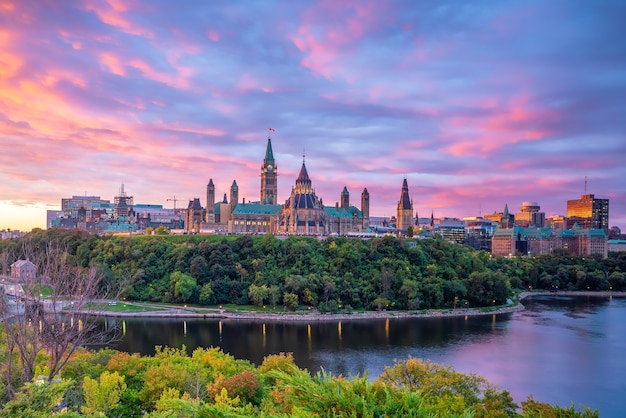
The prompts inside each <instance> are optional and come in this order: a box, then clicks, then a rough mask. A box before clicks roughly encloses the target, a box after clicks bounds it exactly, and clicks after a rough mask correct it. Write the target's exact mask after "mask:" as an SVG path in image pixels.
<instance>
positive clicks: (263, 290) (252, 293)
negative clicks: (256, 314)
mask: <svg viewBox="0 0 626 418" xmlns="http://www.w3.org/2000/svg"><path fill="white" fill-rule="evenodd" d="M268 296H269V289H268V288H267V286H265V285H264V284H263V285H261V286H256V285H254V284H251V285H250V287H249V289H248V297H249V298H250V300H251V301H252V303H253V304H255V305H256V306H263V304H264V303H265V300H266V299H267V297H268Z"/></svg>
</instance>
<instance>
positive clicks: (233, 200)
mask: <svg viewBox="0 0 626 418" xmlns="http://www.w3.org/2000/svg"><path fill="white" fill-rule="evenodd" d="M237 203H239V186H237V181H236V180H233V184H232V185H231V186H230V213H233V211H234V210H235V206H237Z"/></svg>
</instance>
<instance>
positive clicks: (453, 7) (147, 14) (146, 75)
mask: <svg viewBox="0 0 626 418" xmlns="http://www.w3.org/2000/svg"><path fill="white" fill-rule="evenodd" d="M184 6H185V7H181V5H176V4H174V3H173V2H169V1H165V0H162V1H139V0H137V1H133V0H109V1H97V0H92V1H67V2H62V4H58V3H55V2H37V1H12V0H0V21H1V22H2V24H1V25H0V91H1V93H0V146H1V147H2V150H3V152H2V153H0V173H2V178H3V179H4V181H2V182H1V183H0V201H2V202H4V204H5V205H20V204H21V205H32V206H36V207H50V208H52V207H56V206H59V205H60V200H61V198H62V197H68V196H71V195H78V194H83V193H85V192H86V193H87V194H90V195H101V196H102V197H103V198H105V199H112V198H113V196H114V195H115V194H116V192H117V190H118V188H119V186H120V184H121V183H124V184H125V185H126V186H125V187H126V190H127V191H128V192H129V193H130V194H132V195H134V196H135V202H138V203H157V204H159V203H160V204H164V205H165V204H167V205H168V206H169V203H168V202H167V201H166V199H168V198H172V196H177V198H180V199H183V200H184V199H191V198H193V197H202V196H204V195H205V187H206V184H207V183H208V181H209V179H210V178H212V179H213V181H214V183H215V185H216V191H217V194H218V196H221V194H222V193H226V192H228V188H229V187H230V184H231V183H232V181H233V179H236V180H237V183H238V185H239V188H240V193H239V195H240V196H241V197H246V200H258V195H259V169H260V166H261V162H262V159H263V155H264V151H265V145H266V140H267V133H268V131H267V129H268V128H269V127H270V126H271V127H274V128H275V129H276V132H275V133H273V135H272V143H273V148H274V154H275V156H276V159H277V163H278V169H279V174H280V177H279V198H280V199H281V200H284V199H286V198H287V197H288V193H289V191H290V189H291V186H292V185H293V184H294V181H295V177H296V176H297V173H298V171H299V168H300V165H301V164H302V154H303V151H304V152H305V153H306V164H307V169H308V172H309V174H310V176H311V178H312V181H313V186H314V187H315V189H316V191H317V194H318V195H320V196H321V197H322V198H323V199H324V202H325V203H326V204H327V205H329V204H334V202H335V201H337V200H339V194H340V192H341V190H342V189H343V186H344V185H346V186H347V187H348V189H349V190H350V193H351V195H352V196H351V200H352V203H353V204H356V205H357V206H358V205H359V204H360V203H359V201H360V193H361V191H362V189H363V188H364V187H367V189H368V191H369V192H370V195H371V205H372V208H371V213H372V214H373V215H379V216H391V215H394V214H395V206H396V203H397V200H398V198H399V194H400V186H401V183H402V179H403V178H404V177H406V178H407V179H408V182H409V189H410V192H411V195H412V196H413V199H414V205H415V207H416V209H417V210H418V211H419V213H420V215H423V216H427V215H429V214H430V212H431V211H434V214H435V216H457V217H462V216H475V215H478V214H479V213H480V212H482V213H483V214H486V213H492V212H494V211H500V210H502V208H503V207H504V204H507V203H508V205H509V207H510V208H515V209H512V210H517V207H518V206H519V205H520V204H521V202H522V201H529V200H530V201H538V202H539V203H540V205H541V207H542V210H543V211H545V212H546V213H547V214H548V215H550V214H565V206H566V201H567V200H568V199H575V198H578V197H579V196H580V195H581V194H583V193H584V179H585V176H586V177H587V178H588V186H587V192H588V193H593V194H595V195H596V196H598V197H603V198H609V199H610V202H611V203H610V205H611V207H610V217H611V219H610V224H611V225H619V226H620V227H622V228H626V190H625V187H624V178H625V176H626V168H625V167H626V165H625V164H624V160H625V157H626V138H625V135H626V134H625V132H626V117H624V115H626V100H625V99H624V98H625V97H626V70H625V68H626V45H625V44H624V42H622V40H623V39H624V38H625V37H626V36H625V35H626V27H624V25H623V18H624V16H626V5H624V4H623V3H622V2H619V1H613V2H611V1H605V2H594V3H589V2H584V1H574V2H572V1H553V2H543V1H538V0H537V1H530V2H524V3H518V2H501V1H495V0H490V1H487V0H484V1H476V2H469V3H468V2H460V1H459V2H446V3H442V2H439V1H420V2H413V1H400V0H394V1H390V2H378V1H369V2H368V1H343V2H334V1H321V2H319V1H315V2H313V1H302V2H286V1H274V2H272V1H269V2H247V1H246V2H243V1H235V2H205V1H189V2H186V3H185V4H184ZM202 201H203V203H204V199H202ZM41 210H42V211H43V209H41ZM29 213H30V212H29ZM42 216H45V215H42ZM42 219H43V218H42ZM18 222H30V225H31V226H43V224H41V223H40V224H37V222H34V221H26V220H23V219H22V220H19V219H14V218H12V217H8V216H7V215H6V214H0V228H6V227H15V224H17V223H18Z"/></svg>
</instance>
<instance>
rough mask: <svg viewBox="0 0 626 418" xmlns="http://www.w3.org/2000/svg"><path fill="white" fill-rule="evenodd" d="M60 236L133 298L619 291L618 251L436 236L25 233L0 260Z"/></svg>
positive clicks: (359, 300) (454, 304)
mask: <svg viewBox="0 0 626 418" xmlns="http://www.w3.org/2000/svg"><path fill="white" fill-rule="evenodd" d="M53 240H54V241H57V242H63V243H64V244H65V245H66V248H67V251H68V252H69V253H70V258H69V259H70V260H71V262H73V263H75V264H76V265H79V266H83V267H88V266H97V267H98V268H99V269H100V271H101V274H102V275H103V276H104V280H103V285H104V286H109V287H111V288H116V289H122V290H123V294H122V296H123V297H126V298H127V299H130V300H137V301H153V302H176V303H189V304H203V305H216V304H229V303H233V304H240V305H247V304H256V305H274V306H275V305H284V306H285V307H286V308H288V309H296V308H297V307H298V306H310V307H315V308H317V309H319V310H320V311H323V312H325V311H330V312H336V311H350V310H353V309H359V310H360V309H399V310H416V309H433V308H459V307H484V306H492V305H502V304H505V303H506V302H507V299H508V298H510V297H511V293H512V289H529V288H532V289H546V290H556V289H563V290H565V289H567V290H626V275H625V272H626V254H624V253H612V254H610V256H609V258H607V259H602V258H598V257H586V258H579V257H572V256H569V255H567V254H565V253H562V252H559V253H557V254H554V255H551V256H539V257H536V258H528V257H518V258H512V259H506V258H501V257H492V256H491V255H490V254H489V253H486V252H484V251H475V250H473V249H471V248H469V247H465V246H462V245H454V244H449V243H447V242H445V241H443V240H437V239H425V240H417V241H416V240H412V241H409V240H404V239H397V238H394V237H389V236H387V237H383V238H376V239H370V240H361V239H349V238H327V239H324V240H317V239H315V238H305V237H289V238H286V239H279V238H277V237H274V236H273V235H265V236H262V237H251V236H228V237H224V236H133V237H119V236H97V235H84V234H83V233H81V232H78V231H62V230H48V231H41V230H40V231H34V232H32V233H30V234H28V235H27V236H25V237H23V238H20V239H13V240H5V241H2V242H0V262H1V263H2V264H3V266H4V267H5V269H6V265H7V264H10V263H11V262H12V261H14V260H15V259H18V258H21V257H24V254H28V252H38V251H45V249H46V245H47V244H46V243H48V242H50V241H53Z"/></svg>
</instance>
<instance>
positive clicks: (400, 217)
mask: <svg viewBox="0 0 626 418" xmlns="http://www.w3.org/2000/svg"><path fill="white" fill-rule="evenodd" d="M412 224H413V201H412V200H411V198H410V197H409V185H408V183H407V182H406V179H404V181H403V182H402V191H401V192H400V200H399V201H398V210H397V214H396V229H398V230H399V231H400V232H401V233H403V234H404V233H406V232H407V230H408V228H409V226H411V225H412Z"/></svg>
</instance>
